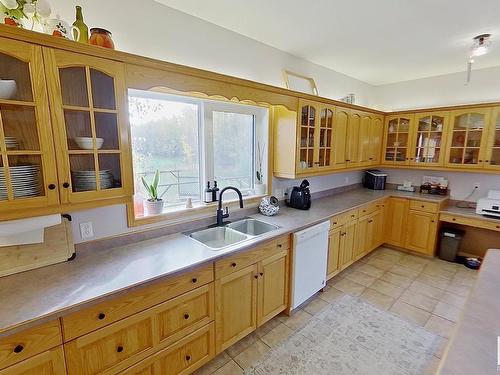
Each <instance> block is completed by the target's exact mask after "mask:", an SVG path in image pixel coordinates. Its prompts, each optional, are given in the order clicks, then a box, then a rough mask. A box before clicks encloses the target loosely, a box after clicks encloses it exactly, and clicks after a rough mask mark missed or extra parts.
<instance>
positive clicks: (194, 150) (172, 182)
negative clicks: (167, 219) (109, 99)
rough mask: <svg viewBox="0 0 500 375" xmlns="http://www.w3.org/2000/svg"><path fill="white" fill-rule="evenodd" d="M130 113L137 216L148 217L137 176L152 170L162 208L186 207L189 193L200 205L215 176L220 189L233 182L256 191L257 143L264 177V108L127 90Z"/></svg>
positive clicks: (246, 193) (252, 192) (246, 192)
mask: <svg viewBox="0 0 500 375" xmlns="http://www.w3.org/2000/svg"><path fill="white" fill-rule="evenodd" d="M129 116H130V127H131V138H132V159H133V170H134V191H135V195H134V214H135V217H136V218H141V217H144V216H147V212H144V211H145V210H144V204H143V202H144V200H145V199H147V194H146V191H145V188H144V187H143V184H142V182H141V177H144V178H145V179H146V180H147V181H148V182H151V181H152V180H153V177H154V174H155V172H156V170H158V171H159V172H160V182H159V185H158V196H159V197H161V198H162V199H163V201H164V209H163V212H164V213H168V212H173V211H174V212H175V211H180V210H183V209H185V206H186V201H187V200H188V199H189V198H190V199H191V201H192V202H193V206H194V207H197V206H202V205H204V203H203V199H204V191H205V188H206V185H207V182H210V185H211V186H213V181H214V180H215V181H217V184H218V187H219V189H222V188H224V187H226V186H234V187H237V188H238V189H240V190H241V192H242V194H243V195H244V196H246V197H251V196H255V195H256V194H255V183H256V171H257V168H258V167H257V160H256V159H257V149H258V145H260V147H261V148H262V147H263V148H264V150H265V152H264V158H263V159H264V160H263V163H262V166H263V171H262V172H263V175H264V178H265V176H267V134H268V113H267V109H266V108H263V107H258V106H250V105H242V104H235V103H228V102H222V101H214V100H206V99H195V98H188V97H183V96H177V95H171V94H165V93H158V92H151V91H139V90H129ZM264 183H266V181H264ZM232 197H236V195H235V194H234V193H232V192H230V191H228V194H227V195H226V194H224V198H225V199H231V198H232Z"/></svg>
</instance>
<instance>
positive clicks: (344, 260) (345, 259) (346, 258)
mask: <svg viewBox="0 0 500 375" xmlns="http://www.w3.org/2000/svg"><path fill="white" fill-rule="evenodd" d="M355 246H356V221H350V222H348V223H346V224H344V225H343V226H342V233H341V234H340V252H339V269H340V270H343V269H344V268H346V267H348V266H349V265H350V264H352V262H353V261H354V249H355Z"/></svg>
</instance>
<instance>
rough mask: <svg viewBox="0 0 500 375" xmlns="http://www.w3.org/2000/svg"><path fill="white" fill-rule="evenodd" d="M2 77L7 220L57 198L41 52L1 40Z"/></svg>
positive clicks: (0, 193) (0, 207)
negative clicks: (5, 88)
mask: <svg viewBox="0 0 500 375" xmlns="http://www.w3.org/2000/svg"><path fill="white" fill-rule="evenodd" d="M0 78H1V79H2V80H5V81H4V83H5V85H2V88H4V87H7V90H6V92H5V93H2V96H1V97H0V213H2V218H3V219H7V218H8V217H9V216H10V215H11V214H12V217H14V216H16V215H14V213H13V211H16V210H21V209H22V210H31V209H35V208H43V207H47V206H54V205H57V204H58V203H59V193H58V189H57V185H58V183H57V168H56V160H55V153H54V143H53V138H52V130H51V125H50V114H49V102H48V96H47V89H46V82H45V75H44V68H43V56H42V50H41V48H40V47H38V46H36V45H33V44H28V43H23V42H18V41H14V40H10V39H4V38H0ZM7 84H9V85H10V86H7ZM9 87H10V88H9ZM29 213H31V214H32V215H33V211H30V212H29Z"/></svg>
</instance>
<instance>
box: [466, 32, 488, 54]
mask: <svg viewBox="0 0 500 375" xmlns="http://www.w3.org/2000/svg"><path fill="white" fill-rule="evenodd" d="M490 38H491V34H481V35H478V36H476V37H474V38H472V48H471V51H470V52H471V53H470V57H477V56H482V55H484V54H486V53H488V50H489V47H490V44H491V40H490Z"/></svg>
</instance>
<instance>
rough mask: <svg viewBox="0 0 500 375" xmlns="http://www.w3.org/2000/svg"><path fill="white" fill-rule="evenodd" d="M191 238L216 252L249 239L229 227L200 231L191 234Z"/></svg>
mask: <svg viewBox="0 0 500 375" xmlns="http://www.w3.org/2000/svg"><path fill="white" fill-rule="evenodd" d="M189 237H191V238H192V239H194V240H196V241H198V242H201V243H202V244H204V245H205V246H208V247H210V248H211V249H215V250H219V249H222V248H224V247H226V246H229V245H233V244H235V243H238V242H241V241H244V240H246V239H248V238H249V237H248V236H246V235H245V234H243V233H240V232H237V231H235V230H233V229H231V228H228V227H214V228H208V229H204V230H200V231H198V232H193V233H191V234H190V235H189Z"/></svg>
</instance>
